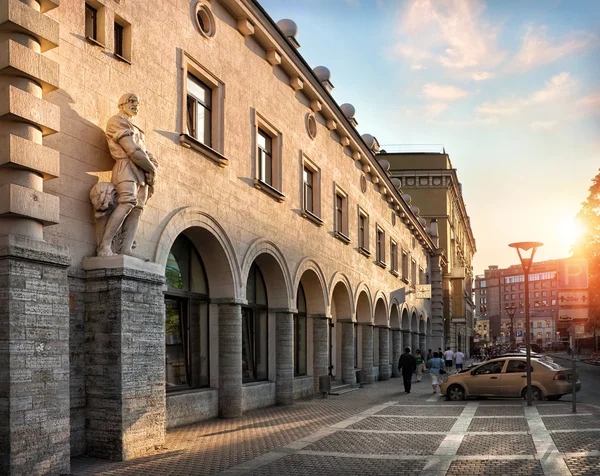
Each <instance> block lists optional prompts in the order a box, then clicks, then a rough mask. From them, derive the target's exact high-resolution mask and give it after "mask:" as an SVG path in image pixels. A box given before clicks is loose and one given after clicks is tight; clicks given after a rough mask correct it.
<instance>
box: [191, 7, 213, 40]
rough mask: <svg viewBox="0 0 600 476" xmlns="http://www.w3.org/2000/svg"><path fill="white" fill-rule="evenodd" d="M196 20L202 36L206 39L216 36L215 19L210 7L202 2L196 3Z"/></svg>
mask: <svg viewBox="0 0 600 476" xmlns="http://www.w3.org/2000/svg"><path fill="white" fill-rule="evenodd" d="M194 19H195V21H196V26H197V27H198V30H200V33H202V35H204V36H205V37H206V38H211V37H213V36H215V17H214V16H213V14H212V12H211V11H210V8H209V7H208V5H206V4H205V3H202V2H198V3H196V9H195V14H194Z"/></svg>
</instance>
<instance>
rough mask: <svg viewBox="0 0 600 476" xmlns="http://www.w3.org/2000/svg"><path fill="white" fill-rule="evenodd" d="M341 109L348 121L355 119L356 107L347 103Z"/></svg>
mask: <svg viewBox="0 0 600 476" xmlns="http://www.w3.org/2000/svg"><path fill="white" fill-rule="evenodd" d="M340 109H341V110H342V112H343V113H344V116H346V117H347V118H348V119H354V115H355V114H356V109H354V106H353V105H352V104H350V103H349V102H345V103H344V104H342V105H341V106H340Z"/></svg>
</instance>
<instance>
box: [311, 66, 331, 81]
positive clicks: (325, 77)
mask: <svg viewBox="0 0 600 476" xmlns="http://www.w3.org/2000/svg"><path fill="white" fill-rule="evenodd" d="M313 71H314V72H315V75H316V76H317V78H319V81H321V82H323V81H329V80H330V79H331V71H329V68H328V67H326V66H317V67H316V68H314V69H313Z"/></svg>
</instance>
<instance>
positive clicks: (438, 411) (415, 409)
mask: <svg viewBox="0 0 600 476" xmlns="http://www.w3.org/2000/svg"><path fill="white" fill-rule="evenodd" d="M463 408H464V406H463V405H460V406H456V405H455V406H452V407H446V406H433V405H392V406H389V407H386V408H384V409H383V410H381V411H379V412H377V413H376V415H391V416H408V417H410V416H430V417H459V416H460V414H461V413H462V411H463Z"/></svg>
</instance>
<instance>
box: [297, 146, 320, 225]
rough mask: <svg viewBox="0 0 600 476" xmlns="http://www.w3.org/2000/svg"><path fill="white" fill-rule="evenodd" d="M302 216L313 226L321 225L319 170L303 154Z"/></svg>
mask: <svg viewBox="0 0 600 476" xmlns="http://www.w3.org/2000/svg"><path fill="white" fill-rule="evenodd" d="M301 176H302V200H301V203H302V216H303V217H304V218H307V219H309V220H310V221H312V222H314V223H315V224H317V225H319V226H321V225H323V220H322V219H321V169H320V168H319V167H317V165H316V164H315V163H314V162H312V161H311V160H310V159H309V158H308V157H306V156H305V155H304V154H303V155H302V169H301Z"/></svg>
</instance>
